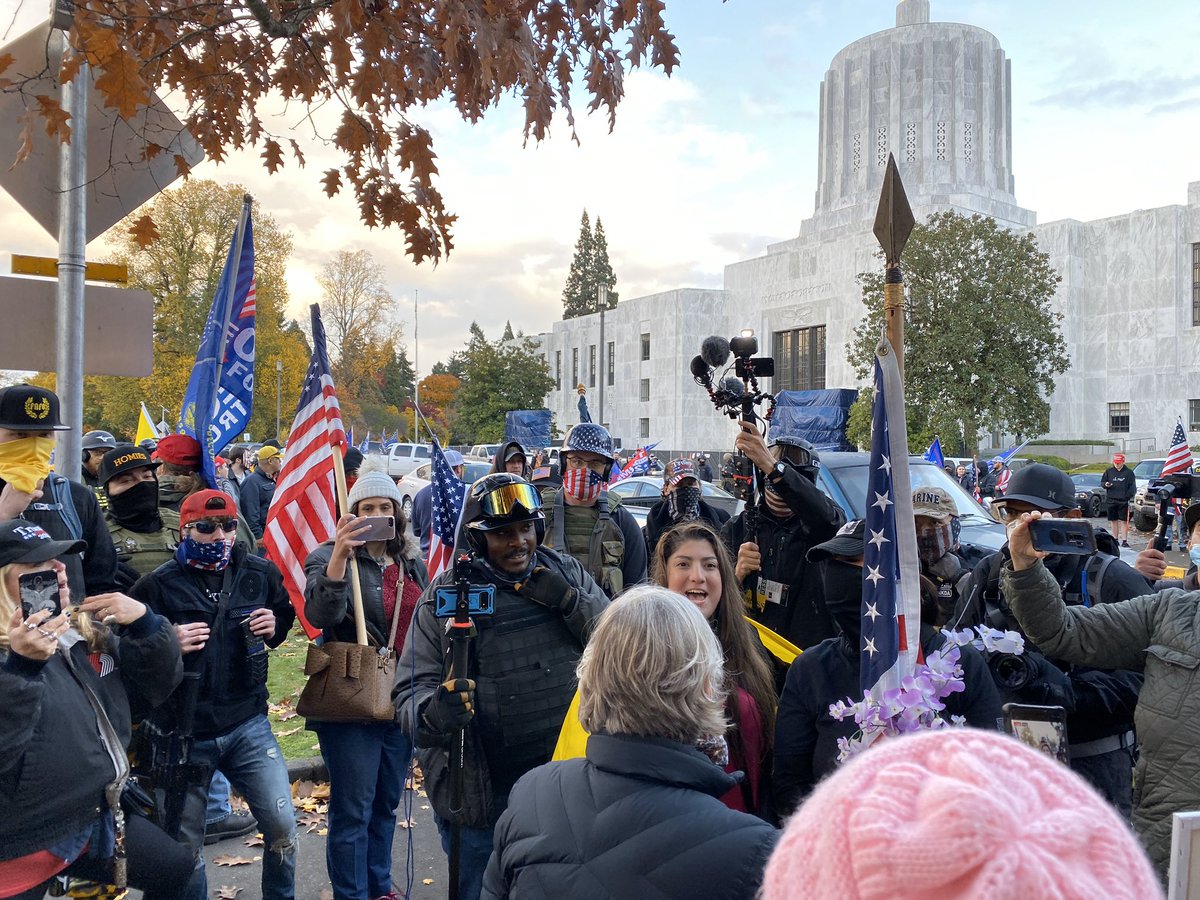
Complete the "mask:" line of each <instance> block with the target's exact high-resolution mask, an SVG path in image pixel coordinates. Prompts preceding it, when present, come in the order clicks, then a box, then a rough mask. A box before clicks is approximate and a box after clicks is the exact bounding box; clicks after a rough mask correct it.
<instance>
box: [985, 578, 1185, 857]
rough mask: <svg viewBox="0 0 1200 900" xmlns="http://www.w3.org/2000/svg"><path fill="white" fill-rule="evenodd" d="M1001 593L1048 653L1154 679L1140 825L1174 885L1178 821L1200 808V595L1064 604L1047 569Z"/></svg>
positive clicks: (1138, 794) (1144, 722)
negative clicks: (1174, 817) (1177, 816)
mask: <svg viewBox="0 0 1200 900" xmlns="http://www.w3.org/2000/svg"><path fill="white" fill-rule="evenodd" d="M1000 583H1001V589H1002V590H1003V591H1004V594H1005V596H1006V597H1007V598H1008V601H1009V605H1010V606H1011V607H1012V610H1013V613H1014V614H1015V615H1016V617H1017V620H1018V621H1019V622H1020V623H1021V627H1022V628H1023V629H1024V630H1025V632H1026V634H1028V635H1029V637H1030V638H1031V639H1032V640H1033V641H1034V642H1035V643H1036V644H1037V645H1038V646H1039V647H1040V648H1042V650H1044V651H1045V652H1046V653H1047V654H1050V655H1052V656H1055V657H1058V658H1060V659H1064V660H1067V661H1069V662H1073V663H1078V664H1081V665H1089V666H1098V667H1100V668H1106V669H1135V670H1139V671H1144V672H1145V677H1146V681H1145V684H1144V685H1143V687H1142V691H1141V695H1140V696H1139V698H1138V704H1137V710H1136V712H1135V714H1134V724H1135V725H1136V727H1137V734H1138V742H1139V744H1140V746H1141V756H1140V757H1139V758H1138V762H1137V767H1136V768H1135V769H1134V792H1133V806H1134V809H1133V826H1134V829H1135V830H1136V831H1137V833H1138V836H1139V837H1140V838H1141V840H1142V843H1143V844H1144V845H1145V846H1146V850H1147V852H1148V853H1149V854H1150V859H1151V860H1152V861H1153V862H1154V865H1155V866H1156V867H1157V868H1158V870H1159V873H1160V875H1162V877H1163V878H1164V879H1165V878H1166V874H1167V866H1168V864H1169V861H1170V853H1171V814H1172V813H1175V812H1181V811H1183V810H1191V809H1196V808H1200V593H1197V592H1191V593H1189V592H1185V591H1181V590H1178V589H1176V588H1170V589H1168V590H1164V591H1159V592H1158V593H1157V594H1147V595H1145V596H1142V597H1134V598H1133V599H1131V600H1125V601H1123V602H1121V603H1108V604H1101V605H1096V606H1092V607H1081V606H1070V607H1068V606H1067V605H1066V604H1064V603H1063V602H1062V598H1061V593H1060V591H1059V587H1058V582H1057V581H1055V579H1054V577H1053V576H1052V575H1051V574H1050V572H1049V571H1048V570H1047V569H1046V567H1045V566H1043V565H1042V564H1041V562H1038V563H1036V564H1035V565H1033V566H1031V567H1030V568H1028V569H1023V570H1022V571H1020V572H1016V571H1014V570H1013V568H1012V564H1011V563H1006V564H1005V566H1004V568H1003V569H1002V570H1001V573H1000Z"/></svg>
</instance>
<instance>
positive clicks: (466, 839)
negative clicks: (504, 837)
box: [433, 814, 495, 900]
mask: <svg viewBox="0 0 1200 900" xmlns="http://www.w3.org/2000/svg"><path fill="white" fill-rule="evenodd" d="M433 818H434V821H436V822H437V827H438V834H439V835H441V838H442V851H443V852H444V853H445V854H446V858H447V859H449V858H450V830H451V825H450V823H449V822H447V821H446V820H445V819H443V818H442V817H441V816H439V815H437V814H434V817H433ZM459 832H460V834H461V835H462V842H461V844H460V845H459V846H460V849H459V856H458V896H459V898H460V900H479V895H480V894H482V893H483V873H484V871H485V870H486V869H487V864H488V859H489V858H490V857H491V855H492V838H493V835H494V832H495V829H494V828H471V827H469V826H466V825H464V826H462V827H461V828H460V829H459Z"/></svg>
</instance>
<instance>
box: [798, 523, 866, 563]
mask: <svg viewBox="0 0 1200 900" xmlns="http://www.w3.org/2000/svg"><path fill="white" fill-rule="evenodd" d="M866 535H867V520H866V519H854V520H852V521H850V522H847V523H846V524H845V525H843V526H842V527H841V528H839V529H838V533H837V534H835V535H834V536H833V537H831V538H830V539H829V540H827V541H826V542H825V543H823V544H817V546H815V547H813V548H812V549H810V550H809V551H808V561H809V562H820V561H821V560H823V559H829V557H831V556H849V557H855V556H862V555H863V548H864V547H865V546H866V541H865V540H864V538H865V537H866Z"/></svg>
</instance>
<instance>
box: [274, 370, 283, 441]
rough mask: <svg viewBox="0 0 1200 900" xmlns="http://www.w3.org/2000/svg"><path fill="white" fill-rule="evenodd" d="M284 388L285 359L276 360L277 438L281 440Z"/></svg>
mask: <svg viewBox="0 0 1200 900" xmlns="http://www.w3.org/2000/svg"><path fill="white" fill-rule="evenodd" d="M282 389H283V360H282V359H278V358H277V359H276V360H275V440H279V399H280V395H281V393H282Z"/></svg>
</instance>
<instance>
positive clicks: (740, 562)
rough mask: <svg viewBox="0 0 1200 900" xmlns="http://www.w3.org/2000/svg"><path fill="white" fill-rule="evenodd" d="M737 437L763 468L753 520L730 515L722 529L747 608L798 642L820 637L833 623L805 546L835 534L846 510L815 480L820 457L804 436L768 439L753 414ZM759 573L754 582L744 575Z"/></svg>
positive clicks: (829, 632) (808, 642)
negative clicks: (762, 484) (753, 525)
mask: <svg viewBox="0 0 1200 900" xmlns="http://www.w3.org/2000/svg"><path fill="white" fill-rule="evenodd" d="M741 427H742V433H741V434H739V435H738V436H737V440H736V441H735V442H734V445H735V446H736V447H737V448H738V449H739V450H740V451H742V452H743V453H745V454H746V456H748V457H749V458H750V461H751V462H753V463H754V465H755V467H756V468H757V469H758V470H759V471H760V472H762V473H763V475H764V476H765V489H764V490H763V491H762V492H761V495H760V496H759V498H758V506H757V509H756V510H754V512H756V513H757V519H758V522H757V527H756V529H755V533H753V534H751V533H750V532H749V530H748V529H747V527H746V518H747V512H749V510H742V512H741V513H739V514H738V515H736V516H734V517H733V518H732V519H730V520H729V521H728V522H726V523H725V527H724V528H722V529H721V537H722V538H723V539H724V541H725V545H726V546H727V547H728V548H729V551H730V553H733V554H735V556H736V558H737V566H736V568H735V572H736V574H737V579H738V583H739V584H741V585H742V586H743V587H744V588H745V589H746V590H747V592H748V594H749V596H748V606H747V609H748V610H749V614H750V615H751V616H753V617H754V618H755V619H757V620H758V621H759V622H762V624H763V625H765V626H767V627H768V628H770V629H771V630H772V631H774V632H775V633H776V634H779V635H782V636H783V637H785V638H787V639H788V640H789V641H791V642H792V643H793V644H795V645H796V646H798V647H800V648H802V649H803V648H807V647H811V646H813V645H814V644H819V643H820V642H821V641H823V640H825V639H826V638H831V637H833V636H834V635H835V634H837V631H836V630H835V629H834V625H833V620H832V619H831V618H830V617H829V613H828V612H827V611H826V609H825V604H824V602H823V597H824V587H823V586H822V583H821V578H820V575H819V573H818V571H817V568H816V566H815V565H812V564H810V563H809V562H808V560H807V556H808V551H809V550H810V549H811V548H812V547H815V546H816V545H817V544H821V543H824V542H825V541H827V540H829V539H831V538H832V537H833V536H834V535H835V534H837V531H838V529H839V528H840V527H841V526H842V525H843V524H844V523H845V521H846V517H845V516H844V515H843V514H842V510H841V509H840V508H839V507H838V505H837V504H836V503H834V502H833V501H832V500H830V499H829V498H828V497H827V496H825V494H824V492H823V491H822V490H821V489H820V488H819V487H817V485H816V480H817V472H818V470H819V469H820V466H821V457H820V456H818V455H817V452H816V451H815V450H814V449H813V447H812V444H810V443H809V442H808V441H806V440H804V439H803V438H798V437H791V436H779V437H776V438H774V439H772V441H771V446H770V447H768V446H767V444H766V442H765V441H763V439H762V436H761V435H760V434H759V433H758V429H757V428H756V427H755V426H754V424H753V423H751V422H745V421H743V422H742V423H741ZM751 575H757V576H758V577H757V579H755V580H754V583H753V584H752V585H751V584H747V581H746V580H747V578H749V577H750V576H751Z"/></svg>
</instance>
